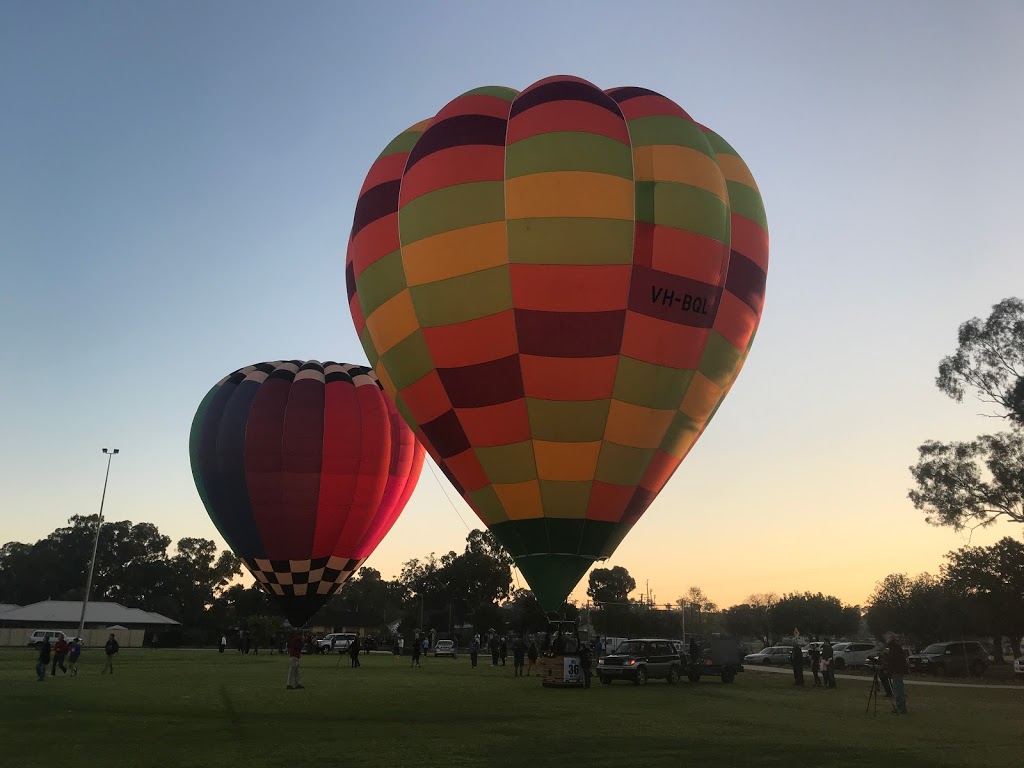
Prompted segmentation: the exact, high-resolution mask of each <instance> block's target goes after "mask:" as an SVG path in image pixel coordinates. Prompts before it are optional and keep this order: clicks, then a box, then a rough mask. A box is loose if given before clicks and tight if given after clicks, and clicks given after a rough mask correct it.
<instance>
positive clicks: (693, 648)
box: [690, 637, 700, 664]
mask: <svg viewBox="0 0 1024 768" xmlns="http://www.w3.org/2000/svg"><path fill="white" fill-rule="evenodd" d="M690 663H691V664H700V646H699V645H697V638H696V637H691V638H690Z"/></svg>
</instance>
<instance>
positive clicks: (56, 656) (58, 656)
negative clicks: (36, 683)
mask: <svg viewBox="0 0 1024 768" xmlns="http://www.w3.org/2000/svg"><path fill="white" fill-rule="evenodd" d="M67 653H68V641H67V640H65V639H64V638H63V637H62V638H61V639H60V640H58V641H57V643H56V644H55V645H54V646H53V665H52V666H51V667H50V677H56V676H57V667H58V666H60V671H61V672H63V673H64V674H65V675H66V674H67V673H68V668H67V667H65V666H64V657H65V656H67Z"/></svg>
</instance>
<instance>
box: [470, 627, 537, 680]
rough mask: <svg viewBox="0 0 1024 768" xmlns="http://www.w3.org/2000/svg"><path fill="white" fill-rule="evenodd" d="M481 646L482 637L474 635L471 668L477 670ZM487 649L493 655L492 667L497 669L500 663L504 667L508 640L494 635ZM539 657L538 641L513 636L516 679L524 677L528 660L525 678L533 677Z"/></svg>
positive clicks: (471, 644)
mask: <svg viewBox="0 0 1024 768" xmlns="http://www.w3.org/2000/svg"><path fill="white" fill-rule="evenodd" d="M481 646H482V643H481V642H480V635H473V639H472V640H471V641H470V643H469V663H470V666H471V667H474V668H475V667H476V665H477V660H478V659H479V657H480V649H481ZM487 648H488V650H489V651H490V653H491V666H492V667H497V666H498V662H499V661H500V662H501V666H503V667H504V666H505V665H506V661H507V659H508V649H509V643H508V640H507V639H506V638H505V637H499V636H498V635H497V634H493V633H492V634H491V635H490V636H489V637H488V639H487ZM539 656H540V648H539V646H538V645H537V639H536V638H535V637H534V636H533V635H530V637H529V638H525V637H521V636H520V635H516V634H514V635H512V666H513V667H514V673H515V674H514V676H515V677H523V676H524V672H523V667H524V666H525V662H526V661H527V660H529V662H530V665H529V667H528V668H527V669H526V672H525V676H526V677H529V676H530V675H532V674H533V672H534V670H535V669H536V667H537V658H538V657H539Z"/></svg>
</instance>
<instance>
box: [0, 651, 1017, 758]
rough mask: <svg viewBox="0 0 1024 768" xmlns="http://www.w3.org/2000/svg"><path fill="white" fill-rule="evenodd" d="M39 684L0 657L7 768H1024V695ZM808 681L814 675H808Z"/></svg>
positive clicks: (531, 682)
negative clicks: (897, 698) (898, 712)
mask: <svg viewBox="0 0 1024 768" xmlns="http://www.w3.org/2000/svg"><path fill="white" fill-rule="evenodd" d="M101 656H102V652H101V651H100V650H99V649H89V650H88V652H87V655H85V656H83V661H82V663H81V664H80V672H79V675H78V677H76V678H71V677H65V676H60V674H61V673H60V670H58V671H57V674H58V675H59V677H56V678H51V677H49V676H47V678H46V682H45V683H37V682H35V674H34V666H35V655H34V653H33V652H32V651H31V650H29V649H26V650H23V651H19V650H16V649H5V650H3V651H0V691H2V695H0V765H2V766H4V768H21V767H22V766H46V765H50V766H54V765H74V766H75V768H89V767H91V766H105V767H108V768H109V767H110V766H140V767H141V766H159V767H160V768H179V767H182V766H196V768H216V767H218V766H230V768H263V767H264V766H275V767H276V766H290V765H302V766H308V767H309V768H328V767H330V768H341V767H344V768H361V767H362V766H382V767H385V768H396V767H397V766H412V765H415V766H419V767H420V768H432V766H445V767H446V768H455V767H457V766H470V765H471V766H474V768H495V767H496V766H513V765H515V766H531V768H535V767H536V766H547V765H554V764H555V763H572V764H578V765H582V766H586V767H587V768H600V767H603V766H614V768H634V767H640V766H680V765H684V764H686V765H689V764H692V765H699V766H787V768H791V766H794V765H799V766H842V767H843V768H851V767H853V766H872V768H874V767H875V766H880V765H892V766H899V767H900V768H906V767H909V766H982V765H984V766H986V768H996V767H997V766H1015V767H1016V768H1019V766H1021V765H1022V764H1024V690H977V689H959V690H958V689H953V688H936V687H925V686H912V685H908V686H907V690H908V700H907V702H908V706H909V708H910V715H909V716H907V717H896V716H895V715H893V714H891V711H890V709H889V705H888V702H887V701H886V700H885V699H884V698H883V699H881V700H880V701H879V706H878V716H877V717H872V716H871V715H870V714H868V715H865V713H864V706H865V704H866V702H867V694H868V687H869V682H868V681H867V680H865V681H863V682H862V681H852V680H845V681H844V680H840V681H839V683H840V688H839V690H837V691H825V690H817V689H813V688H806V689H795V688H794V687H793V686H792V684H791V682H792V681H791V678H789V677H788V676H786V675H771V674H764V673H758V672H745V673H743V674H741V675H740V676H739V677H738V678H737V681H736V683H735V684H733V685H728V686H727V685H722V684H721V683H720V682H718V681H717V680H705V681H702V682H701V683H699V684H691V683H687V682H685V681H684V682H683V683H681V684H679V685H676V686H669V685H668V684H667V683H665V682H663V681H652V682H649V683H648V684H647V685H646V686H644V687H634V686H632V685H630V684H628V683H621V682H620V683H616V684H614V685H612V686H602V685H595V687H593V688H591V689H590V690H550V689H544V688H542V687H541V685H540V683H539V681H538V679H537V678H523V679H515V678H514V677H513V676H512V666H511V659H509V666H507V667H498V668H497V669H495V668H493V667H491V666H490V665H489V664H484V665H482V666H480V667H478V668H477V669H471V668H470V665H469V660H468V658H464V657H460V658H459V659H458V660H456V661H452V660H450V659H434V658H427V659H425V660H424V661H423V665H422V667H420V668H419V669H411V668H410V667H409V661H408V659H407V658H406V659H404V660H401V661H399V660H397V659H394V658H392V657H390V656H369V657H367V656H363V657H362V663H363V666H362V667H361V668H359V669H350V668H348V658H347V657H345V658H344V659H343V660H342V665H341V667H340V668H338V667H337V658H336V657H303V660H302V678H303V683H304V684H305V686H306V688H305V689H304V690H296V691H288V690H285V676H286V671H287V663H286V660H285V658H284V657H282V656H277V655H274V656H270V655H265V654H262V653H261V654H260V655H259V656H252V655H249V656H240V655H238V654H237V653H225V654H224V655H220V654H218V653H216V652H211V651H174V650H157V651H153V650H126V651H122V652H121V653H120V654H118V656H117V657H116V662H117V669H116V674H115V675H114V676H113V677H111V676H109V675H106V676H104V675H100V669H101V666H102V660H101ZM808 679H809V678H808Z"/></svg>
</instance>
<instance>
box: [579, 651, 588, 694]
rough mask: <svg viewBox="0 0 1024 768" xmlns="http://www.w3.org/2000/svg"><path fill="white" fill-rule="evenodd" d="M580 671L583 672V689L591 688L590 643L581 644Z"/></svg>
mask: <svg viewBox="0 0 1024 768" xmlns="http://www.w3.org/2000/svg"><path fill="white" fill-rule="evenodd" d="M579 653H580V669H582V670H583V687H584V688H589V687H590V643H580V650H579Z"/></svg>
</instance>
